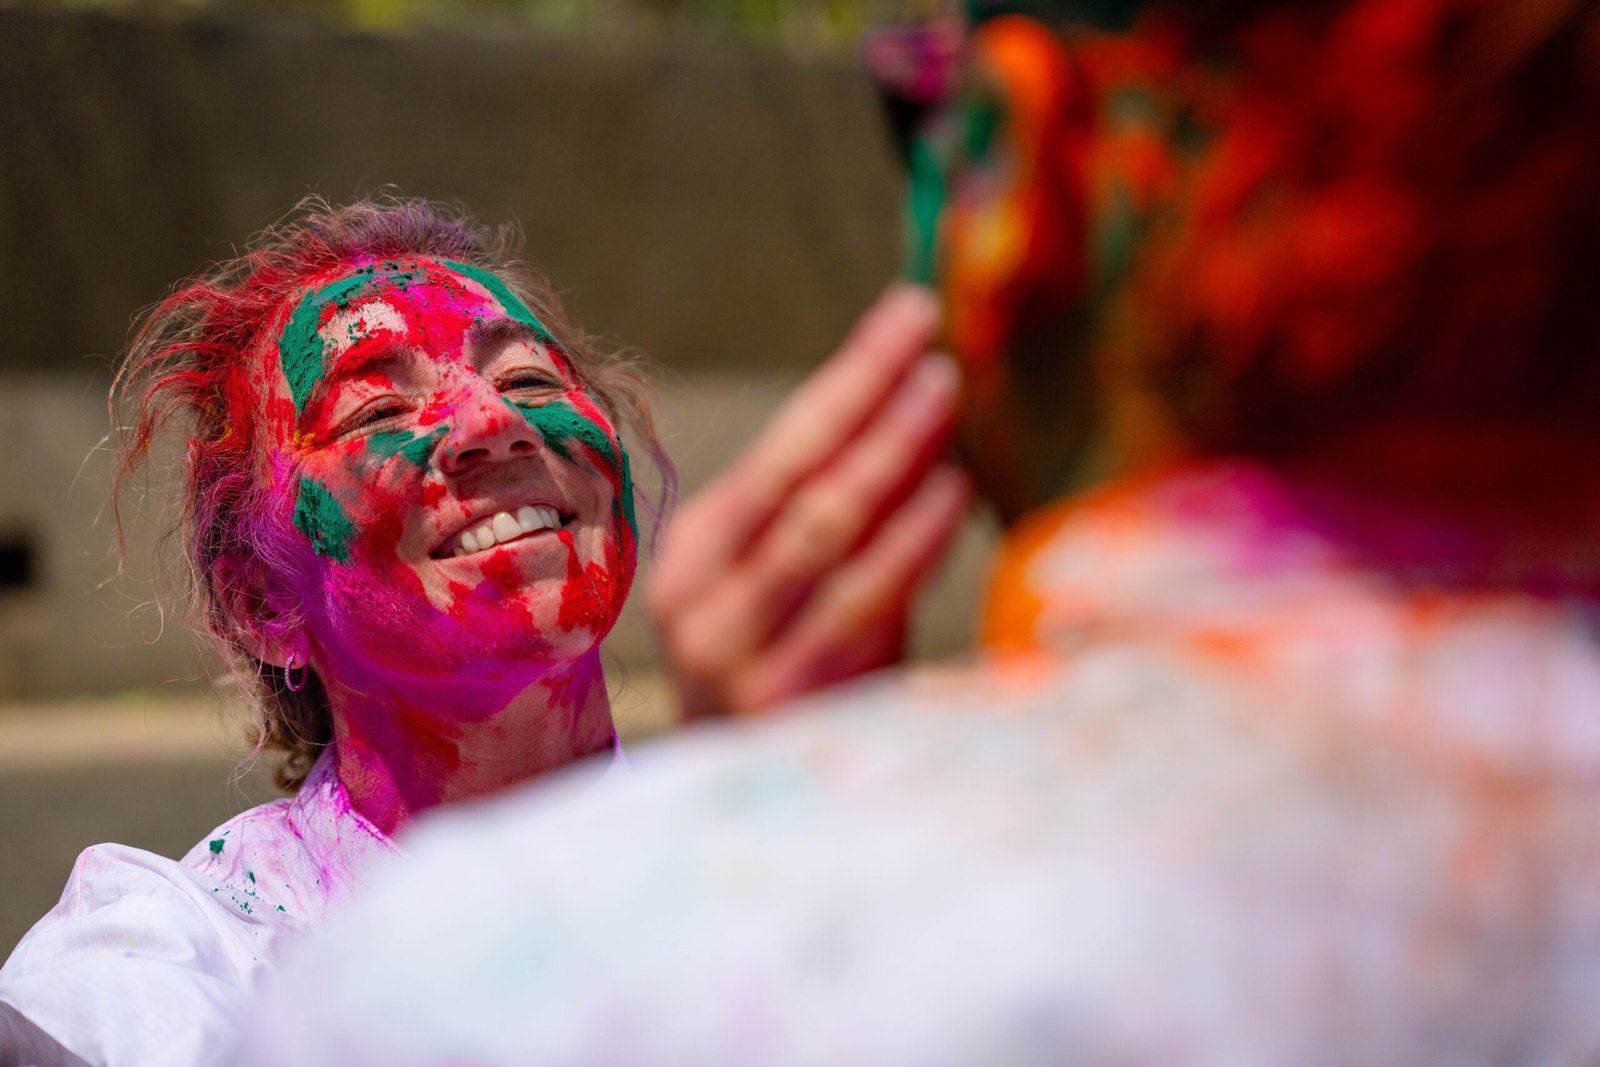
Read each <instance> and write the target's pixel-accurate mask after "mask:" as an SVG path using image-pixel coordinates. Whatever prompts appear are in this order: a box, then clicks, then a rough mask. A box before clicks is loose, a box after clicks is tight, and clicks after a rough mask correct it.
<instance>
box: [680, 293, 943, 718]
mask: <svg viewBox="0 0 1600 1067" xmlns="http://www.w3.org/2000/svg"><path fill="white" fill-rule="evenodd" d="M938 323H939V307H938V303H937V301H936V299H935V298H934V297H933V295H932V294H931V293H929V292H928V291H927V290H925V289H921V288H918V287H915V286H910V285H897V286H895V287H893V288H891V289H890V290H889V291H888V292H887V293H885V294H884V295H883V296H882V297H881V298H880V299H879V300H878V302H877V303H876V304H875V305H874V306H873V307H872V309H871V310H869V311H868V312H867V314H866V315H865V316H863V317H862V319H861V321H860V322H859V323H858V324H857V326H856V327H855V329H854V330H853V331H852V332H851V334H850V336H849V337H848V338H846V340H845V342H844V344H843V345H842V346H840V348H839V350H838V352H837V353H835V354H834V355H833V356H832V357H831V358H830V359H829V360H828V362H827V363H825V364H824V365H823V366H822V367H821V368H820V369H819V370H817V372H816V373H815V374H813V375H812V376H811V378H809V379H808V380H807V381H806V383H805V384H804V385H802V386H801V387H800V388H799V389H798V390H797V391H796V392H795V394H794V395H793V396H792V397H790V398H789V400H788V401H786V402H785V404H784V406H783V407H782V408H781V409H780V410H779V411H778V413H777V414H776V415H775V416H774V417H773V419H772V421H771V422H769V423H768V424H767V427H766V428H765V429H764V430H763V431H762V433H761V435H760V437H759V438H758V439H757V440H756V441H755V443H754V444H752V445H751V446H750V447H749V448H748V449H746V451H745V452H744V454H743V455H742V456H740V458H739V459H737V460H736V461H735V462H734V463H733V464H732V466H730V467H729V468H728V469H727V470H726V471H725V472H723V473H722V474H721V475H719V476H718V477H717V478H716V479H715V480H714V481H713V482H712V483H711V484H710V485H708V486H706V488H704V489H703V490H701V491H700V492H699V493H698V494H696V495H695V496H694V497H693V498H692V499H690V500H689V501H688V502H687V503H685V504H684V506H683V507H682V508H681V509H680V511H679V513H678V515H677V517H676V518H675V519H674V520H673V522H672V524H671V525H670V526H669V527H668V530H667V537H666V541H665V548H664V550H663V551H662V552H661V553H660V555H659V556H658V557H657V560H656V564H655V569H654V575H653V578H652V580H651V583H650V590H649V598H650V607H651V610H652V612H653V614H654V615H655V618H656V622H657V625H658V626H659V628H660V631H661V637H662V648H663V650H664V652H665V654H666V659H667V666H668V669H669V670H670V671H671V673H672V675H673V677H674V679H675V681H676V684H677V687H678V692H679V696H680V699H681V701H682V704H683V709H684V712H685V714H686V715H688V716H705V715H725V714H741V713H748V712H754V711H759V710H761V709H762V708H766V707H768V706H770V705H772V704H775V703H777V702H779V701H782V700H785V699H788V698H790V697H794V696H798V695H800V694H802V693H805V692H808V691H810V690H812V689H815V688H818V687H820V686H824V685H828V684H830V683H833V682H838V681H842V680H844V679H847V678H850V677H853V676H855V675H858V674H862V673H864V672H866V671H870V670H873V669H875V668H877V667H881V666H885V665H887V664H890V663H893V662H896V661H897V660H899V659H900V657H901V656H902V655H903V653H904V644H905V632H906V619H907V615H908V612H909V609H910V605H911V603H912V600H913V598H914V596H915V594H916V592H917V590H918V589H919V588H920V586H921V584H922V582H923V580H924V579H925V578H926V577H927V576H928V575H929V574H930V573H931V572H932V570H933V568H934V566H935V565H936V564H937V562H938V561H939V559H940V557H941V556H942V555H943V552H944V549H945V548H946V546H947V545H948V544H949V542H950V538H951V536H952V535H953V534H954V532H955V530H956V528H957V527H958V525H959V524H960V521H961V517H962V515H963V513H964V511H965V509H966V505H967V501H968V499H969V495H970V491H969V488H968V484H967V479H966V476H965V475H964V474H963V473H962V472H961V471H960V470H959V469H957V468H955V467H953V466H951V465H949V464H948V463H946V462H944V461H943V460H942V458H941V457H942V453H943V445H944V444H945V441H946V439H947V437H948V435H949V433H950V428H951V424H952V420H953V416H954V411H955V400H956V390H957V373H956V368H955V365H954V364H953V363H952V362H951V361H950V359H949V357H947V356H944V355H938V354H928V348H929V346H930V345H931V344H932V342H933V340H934V337H935V335H936V333H937V330H938Z"/></svg>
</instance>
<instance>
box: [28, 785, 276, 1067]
mask: <svg viewBox="0 0 1600 1067" xmlns="http://www.w3.org/2000/svg"><path fill="white" fill-rule="evenodd" d="M273 806H275V805H265V806H264V807H268V808H271V807H273ZM271 814H272V813H271V812H270V811H269V812H261V811H259V809H252V811H251V812H247V813H245V816H241V817H240V819H235V820H230V821H229V823H225V824H224V827H223V828H226V827H228V826H230V825H232V824H235V823H239V822H241V820H242V821H243V822H244V824H246V825H248V824H250V823H253V822H258V821H260V819H261V818H262V817H266V818H269V819H270V818H271ZM250 816H254V818H250ZM219 829H222V828H219ZM246 885H249V883H248V880H247V881H246ZM266 896H267V894H264V893H258V894H257V895H256V896H251V895H249V894H248V893H247V892H245V891H244V890H243V888H242V887H236V886H235V885H234V884H232V883H231V882H230V881H228V880H226V879H223V878H218V877H215V876H213V875H211V874H208V873H207V872H204V871H201V870H197V869H196V868H194V867H193V866H191V865H189V864H188V863H187V862H186V861H179V860H173V859H169V858H167V857H165V856H159V855H156V854H155V853H153V852H148V851H146V850H144V849H140V848H133V847H131V846H128V845H119V844H99V845H93V846H91V847H89V848H86V849H84V850H83V852H82V853H81V854H80V855H79V856H78V859H77V862H76V863H74V864H73V868H72V873H71V874H70V875H69V876H68V878H67V884H66V887H65V888H64V889H63V891H62V894H61V899H60V900H59V901H58V902H57V903H56V906H55V907H54V908H52V909H51V910H50V911H49V912H47V913H46V914H45V915H44V917H43V918H41V919H40V920H39V921H38V922H37V923H36V924H34V927H33V928H32V929H31V930H29V931H28V933H27V934H26V935H24V937H23V939H22V940H21V941H20V942H19V943H18V944H17V947H16V949H15V950H14V951H13V952H12V954H11V957H10V958H9V959H8V960H7V961H6V963H5V966H4V967H3V968H0V1032H4V1031H5V1029H6V1026H5V1023H6V1021H7V1020H8V1019H9V1020H11V1021H12V1022H13V1023H15V1024H16V1026H17V1027H21V1026H22V1023H21V1022H19V1021H18V1020H26V1024H27V1025H26V1027H23V1029H22V1030H21V1031H20V1032H22V1033H25V1034H28V1033H31V1034H35V1035H38V1036H39V1040H40V1041H41V1042H42V1041H44V1040H45V1039H46V1038H48V1039H49V1040H50V1041H54V1042H56V1043H57V1044H58V1045H59V1046H60V1049H63V1050H67V1052H70V1053H71V1054H72V1055H75V1056H78V1057H82V1058H83V1059H85V1060H87V1061H88V1062H91V1063H137V1062H150V1061H151V1060H150V1059H149V1058H150V1057H152V1056H158V1054H159V1057H161V1058H164V1057H166V1056H167V1055H168V1053H169V1052H172V1051H173V1050H180V1051H183V1050H186V1053H185V1054H180V1055H177V1057H176V1059H177V1060H178V1061H182V1062H190V1061H191V1060H192V1061H193V1062H205V1057H206V1054H207V1050H208V1049H209V1048H210V1045H209V1044H208V1042H210V1041H212V1040H213V1039H215V1038H217V1037H218V1036H219V1035H221V1034H223V1033H226V1032H227V1031H228V1029H229V1028H230V1027H231V1025H232V1019H233V1014H234V1010H235V1004H236V1002H237V998H238V997H239V995H240V994H241V993H243V992H244V991H246V990H248V989H249V988H250V987H251V986H252V985H253V984H254V980H255V978H256V976H257V973H258V971H259V968H260V966H261V965H262V964H263V963H265V962H268V961H269V960H272V959H274V958H275V957H276V955H277V953H278V951H279V950H280V947H281V943H282V942H281V939H282V937H283V935H285V934H289V933H292V932H294V931H296V930H297V929H300V928H302V927H303V926H304V923H303V921H299V920H298V919H297V917H296V916H293V915H291V914H290V912H289V910H288V907H287V906H285V907H283V908H281V909H277V908H274V906H273V905H272V904H271V903H269V902H268V901H267V900H265V899H263V898H265V897H266ZM242 905H247V906H242ZM14 1028H15V1027H14ZM38 1054H39V1055H40V1057H41V1062H57V1061H58V1060H59V1061H61V1062H75V1061H72V1060H70V1059H68V1058H67V1057H66V1056H65V1055H64V1054H62V1053H60V1052H59V1051H57V1050H56V1049H54V1048H49V1047H47V1046H43V1045H41V1047H40V1049H39V1053H38ZM189 1054H192V1055H189Z"/></svg>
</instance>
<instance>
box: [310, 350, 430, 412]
mask: <svg viewBox="0 0 1600 1067" xmlns="http://www.w3.org/2000/svg"><path fill="white" fill-rule="evenodd" d="M408 354H409V349H407V348H406V346H405V345H402V344H399V343H397V342H395V341H393V340H390V339H387V338H386V339H384V340H382V341H378V342H376V343H373V342H367V343H362V342H359V341H358V342H357V343H356V344H354V345H352V346H351V347H350V348H348V349H346V350H345V351H344V352H342V353H340V355H339V358H338V359H337V360H335V361H334V364H333V366H331V367H329V368H328V370H327V373H325V374H323V375H322V377H321V378H319V379H318V380H317V382H316V384H315V385H314V386H312V388H311V394H310V396H308V397H307V398H306V401H307V402H306V406H305V410H304V412H303V413H302V419H304V418H308V417H310V416H311V415H312V414H314V413H315V412H316V411H318V410H320V409H321V407H322V405H323V404H324V403H325V402H326V401H327V399H328V396H329V395H330V394H331V393H332V391H333V387H334V386H336V385H339V384H340V383H342V382H346V381H349V380H350V379H352V378H359V377H362V376H364V375H368V374H378V373H384V374H388V375H389V376H390V377H393V376H394V372H395V370H396V369H397V368H398V367H400V366H402V365H403V361H404V359H405V357H406V356H407V355H408Z"/></svg>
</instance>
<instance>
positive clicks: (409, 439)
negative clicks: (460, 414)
mask: <svg viewBox="0 0 1600 1067" xmlns="http://www.w3.org/2000/svg"><path fill="white" fill-rule="evenodd" d="M444 434H445V431H444V427H442V426H441V427H439V428H437V429H435V430H434V431H433V432H432V433H425V434H420V435H419V434H412V433H407V432H406V431H405V430H384V431H383V432H381V433H375V434H373V435H372V436H371V437H369V438H367V448H368V449H369V450H370V451H371V452H372V454H373V455H375V456H377V457H378V458H379V459H380V460H382V459H388V458H389V457H391V456H396V455H399V456H404V457H405V458H406V459H407V460H408V461H409V462H411V463H412V464H413V465H415V466H418V467H423V466H426V465H427V463H428V457H429V456H431V455H433V448H434V446H435V445H436V444H438V442H439V439H440V438H442V437H443V436H444Z"/></svg>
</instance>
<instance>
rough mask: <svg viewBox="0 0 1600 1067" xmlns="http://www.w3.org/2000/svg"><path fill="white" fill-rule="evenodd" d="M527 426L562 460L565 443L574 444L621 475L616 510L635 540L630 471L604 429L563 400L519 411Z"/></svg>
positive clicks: (567, 455) (622, 453) (624, 455)
mask: <svg viewBox="0 0 1600 1067" xmlns="http://www.w3.org/2000/svg"><path fill="white" fill-rule="evenodd" d="M517 410H518V411H519V412H521V413H522V417H523V418H524V419H527V420H528V425H529V426H532V427H533V428H534V429H535V430H538V431H539V435H540V436H541V437H543V438H544V442H545V444H547V445H549V446H550V449H551V451H553V452H555V454H556V455H558V456H560V457H561V458H562V459H571V458H572V453H571V452H569V451H568V450H567V446H566V444H565V442H567V441H577V442H579V443H581V444H585V445H588V446H589V447H590V448H592V449H594V451H595V452H596V453H598V454H599V456H600V457H601V458H602V459H604V460H605V461H606V462H607V463H609V464H610V465H611V466H612V467H613V468H615V469H616V470H617V471H618V472H619V473H620V475H621V478H620V485H619V487H618V490H617V508H618V510H619V512H620V514H621V515H622V518H623V519H624V520H626V521H627V523H628V529H630V530H632V531H633V536H634V538H635V539H637V538H638V536H639V522H638V519H637V518H636V517H635V515H634V510H633V467H632V465H631V464H630V463H629V462H628V450H627V449H625V448H621V447H619V446H617V445H614V444H612V442H611V435H610V434H608V433H606V431H605V428H604V427H602V426H600V425H599V424H598V423H596V422H594V421H592V420H591V419H589V418H588V417H587V416H586V415H584V414H583V413H582V412H580V411H579V410H578V409H577V408H575V407H573V406H572V405H571V404H569V403H567V402H566V401H565V400H554V401H551V402H550V403H548V404H541V405H539V406H538V407H526V408H525V407H519V408H517Z"/></svg>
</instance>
